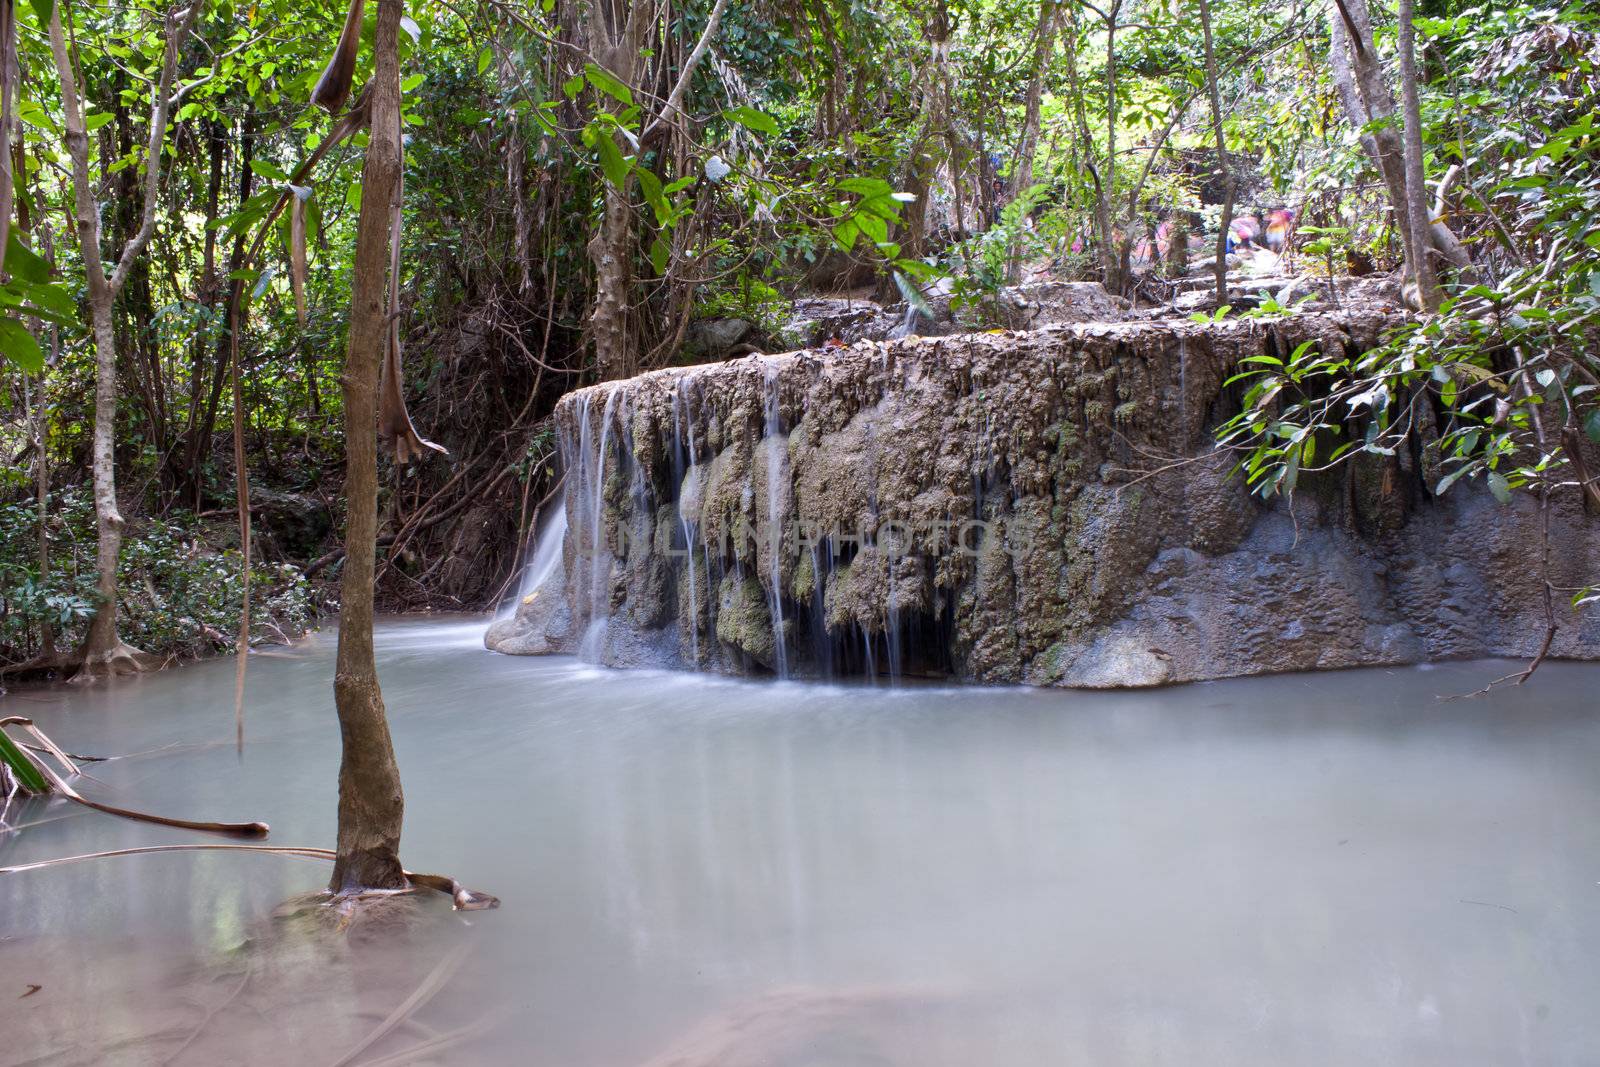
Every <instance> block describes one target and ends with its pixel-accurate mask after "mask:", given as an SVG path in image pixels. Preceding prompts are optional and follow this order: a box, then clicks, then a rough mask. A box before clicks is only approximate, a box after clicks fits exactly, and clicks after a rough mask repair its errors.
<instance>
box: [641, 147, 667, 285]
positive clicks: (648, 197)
mask: <svg viewBox="0 0 1600 1067" xmlns="http://www.w3.org/2000/svg"><path fill="white" fill-rule="evenodd" d="M635 173H636V175H637V176H638V178H639V191H640V192H642V193H644V199H645V203H647V204H649V205H650V209H651V210H652V211H654V212H655V213H656V224H657V225H660V226H667V225H670V222H669V220H670V219H671V218H672V207H671V205H669V204H668V203H667V200H666V197H664V196H662V195H661V179H660V178H657V177H656V176H655V174H653V173H652V172H651V171H649V170H648V169H646V168H644V167H639V168H638V169H637V170H636V171H635ZM658 273H659V272H658Z"/></svg>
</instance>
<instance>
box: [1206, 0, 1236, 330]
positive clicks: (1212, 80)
mask: <svg viewBox="0 0 1600 1067" xmlns="http://www.w3.org/2000/svg"><path fill="white" fill-rule="evenodd" d="M1200 30H1201V32H1202V34H1203V35H1204V37H1205V44H1206V95H1207V96H1208V97H1210V99H1211V126H1212V128H1213V129H1214V130H1215V131H1216V134H1217V170H1218V171H1219V172H1221V174H1222V218H1221V220H1220V223H1221V226H1220V228H1219V229H1218V231H1217V259H1216V264H1215V265H1214V266H1213V267H1212V268H1211V269H1212V271H1213V273H1214V274H1215V275H1216V279H1217V306H1218V307H1221V306H1222V305H1224V304H1226V303H1227V302H1228V228H1229V227H1230V226H1232V225H1233V171H1232V168H1230V167H1229V166H1228V139H1227V137H1226V136H1225V135H1224V134H1223V132H1222V93H1221V91H1220V90H1219V89H1218V88H1217V53H1216V50H1215V48H1214V47H1213V46H1212V41H1211V3H1210V0H1200Z"/></svg>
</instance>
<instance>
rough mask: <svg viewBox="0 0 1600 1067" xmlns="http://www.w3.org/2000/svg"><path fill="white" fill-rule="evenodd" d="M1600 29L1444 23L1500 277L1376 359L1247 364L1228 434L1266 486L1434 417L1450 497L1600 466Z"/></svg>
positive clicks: (1559, 15)
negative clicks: (1598, 116)
mask: <svg viewBox="0 0 1600 1067" xmlns="http://www.w3.org/2000/svg"><path fill="white" fill-rule="evenodd" d="M1596 28H1597V19H1596V16H1594V15H1593V14H1591V13H1588V12H1584V11H1580V10H1579V9H1578V8H1569V9H1568V10H1566V11H1564V12H1555V11H1535V10H1533V9H1527V8H1518V9H1515V10H1511V11H1494V10H1490V9H1486V8H1476V9H1472V10H1471V11H1469V12H1466V13H1464V14H1463V15H1462V16H1461V17H1460V18H1456V19H1451V20H1437V21H1431V22H1429V23H1428V24H1427V26H1426V27H1425V30H1426V32H1428V33H1429V34H1431V35H1432V36H1433V37H1434V38H1435V40H1436V43H1437V45H1438V46H1439V47H1440V49H1441V50H1442V51H1445V52H1446V54H1448V55H1449V56H1450V57H1451V64H1450V66H1449V67H1448V68H1447V69H1446V70H1445V71H1443V72H1442V73H1441V76H1440V77H1439V78H1438V79H1437V81H1438V82H1442V83H1443V84H1444V85H1445V86H1448V87H1449V89H1450V93H1451V95H1450V108H1449V110H1448V112H1446V114H1447V115H1448V123H1449V125H1448V127H1447V129H1446V130H1442V131H1440V132H1439V134H1438V137H1439V140H1440V141H1441V142H1442V143H1443V144H1445V145H1446V146H1448V147H1447V154H1453V155H1455V156H1456V157H1457V159H1458V161H1459V163H1460V165H1462V166H1463V167H1464V168H1466V169H1467V171H1468V173H1470V174H1472V175H1474V176H1475V177H1473V178H1472V179H1470V180H1471V183H1472V184H1471V188H1470V190H1469V197H1470V202H1472V203H1473V204H1474V205H1475V206H1476V207H1478V208H1479V209H1480V210H1482V211H1483V212H1484V214H1485V215H1486V216H1487V218H1488V221H1489V223H1490V226H1489V227H1488V229H1489V232H1490V233H1491V234H1493V235H1494V239H1495V240H1496V241H1497V242H1498V243H1499V244H1500V246H1501V247H1500V249H1499V253H1498V254H1495V255H1488V256H1485V257H1484V261H1483V262H1484V266H1485V268H1486V269H1487V271H1488V272H1489V273H1490V274H1491V275H1492V276H1493V279H1492V283H1491V281H1489V280H1485V281H1480V282H1478V283H1477V284H1471V285H1463V286H1459V287H1457V289H1456V291H1455V292H1453V293H1451V295H1450V298H1449V299H1448V300H1447V301H1446V303H1445V305H1444V307H1443V308H1442V309H1441V312H1440V314H1439V315H1437V316H1435V317H1432V318H1430V319H1428V320H1427V321H1425V322H1422V323H1419V324H1417V325H1415V326H1411V327H1408V328H1406V329H1403V330H1400V331H1397V332H1396V334H1395V335H1394V336H1393V337H1392V338H1391V339H1390V340H1389V341H1388V342H1387V343H1385V344H1383V345H1381V346H1379V347H1378V348H1376V349H1374V350H1373V351H1371V352H1367V353H1364V354H1362V355H1360V356H1355V357H1347V356H1342V355H1338V354H1329V353H1322V352H1320V351H1317V350H1315V349H1313V348H1307V347H1306V346H1302V347H1301V349H1300V350H1297V351H1296V352H1294V353H1293V354H1292V355H1291V357H1290V358H1289V359H1288V360H1287V361H1282V362H1280V361H1278V360H1275V359H1271V358H1269V357H1255V359H1254V360H1252V361H1248V362H1251V363H1252V366H1251V367H1250V368H1249V369H1247V370H1245V371H1243V372H1242V373H1241V374H1239V375H1237V376H1236V378H1235V379H1234V380H1236V381H1246V382H1248V383H1249V388H1248V390H1247V392H1246V393H1245V397H1244V403H1243V405H1242V410H1241V411H1240V413H1239V414H1238V415H1237V416H1236V417H1235V418H1233V419H1232V420H1230V421H1229V422H1228V423H1226V424H1225V425H1224V426H1223V427H1222V428H1221V429H1220V431H1219V439H1220V440H1221V441H1222V442H1223V443H1224V444H1227V445H1230V446H1233V447H1237V448H1240V449H1243V450H1244V452H1245V456H1246V458H1245V460H1244V462H1243V468H1244V470H1245V472H1246V476H1247V478H1248V480H1249V482H1250V484H1251V485H1252V486H1253V487H1254V488H1255V489H1256V490H1257V491H1259V492H1262V493H1265V494H1271V493H1275V492H1289V491H1292V490H1293V488H1294V486H1295V484H1296V481H1297V478H1298V474H1299V472H1300V471H1302V470H1311V469H1313V466H1314V462H1315V460H1316V453H1317V451H1318V444H1317V442H1318V441H1319V440H1321V441H1323V442H1324V443H1325V445H1324V447H1326V448H1327V449H1328V451H1327V453H1326V457H1325V458H1324V459H1323V460H1322V461H1321V466H1322V469H1326V468H1327V467H1330V466H1333V465H1335V464H1337V463H1339V462H1341V461H1342V460H1344V459H1347V458H1348V457H1350V456H1352V455H1355V454H1358V453H1362V452H1366V453H1373V454H1377V455H1383V456H1390V455H1394V454H1395V452H1396V450H1397V449H1399V448H1400V447H1402V446H1403V445H1404V444H1405V443H1406V442H1408V441H1409V440H1411V439H1412V438H1413V436H1414V435H1418V434H1420V433H1422V432H1423V430H1424V428H1429V432H1428V433H1427V434H1425V435H1424V436H1423V440H1422V443H1423V444H1424V445H1425V446H1426V448H1427V449H1428V450H1429V455H1430V456H1431V457H1432V458H1433V459H1435V460H1436V461H1437V463H1438V469H1439V471H1440V474H1439V476H1438V477H1437V478H1436V479H1435V480H1434V481H1433V483H1432V484H1431V485H1430V486H1429V488H1430V489H1431V490H1432V491H1433V492H1434V493H1435V494H1443V493H1445V492H1447V491H1448V490H1449V489H1450V487H1451V486H1453V485H1454V484H1455V483H1456V482H1458V481H1461V480H1463V479H1475V478H1482V479H1483V482H1484V484H1485V485H1486V486H1487V488H1488V489H1489V490H1490V492H1492V493H1493V494H1494V496H1495V497H1496V498H1497V499H1499V500H1501V501H1502V502H1507V501H1509V500H1510V499H1511V494H1512V492H1513V491H1514V490H1518V489H1531V490H1534V491H1537V492H1540V493H1544V492H1549V491H1551V490H1553V489H1555V488H1557V487H1560V486H1562V485H1571V484H1573V482H1574V476H1575V475H1576V476H1577V478H1579V479H1582V478H1584V477H1585V470H1586V467H1585V465H1584V458H1583V456H1582V455H1581V448H1582V442H1583V441H1584V440H1585V439H1587V440H1589V441H1596V440H1600V358H1597V356H1596V349H1595V347H1594V337H1595V331H1596V330H1597V328H1600V236H1596V231H1595V228H1594V227H1595V220H1596V218H1597V217H1600V166H1597V164H1600V130H1597V129H1596V127H1595V109H1596V105H1597V104H1600V59H1597V57H1600V48H1597V45H1600V34H1597V33H1596ZM1533 71H1542V72H1544V73H1545V74H1547V75H1548V74H1550V73H1551V72H1552V71H1558V72H1559V75H1558V81H1560V82H1561V83H1562V84H1563V91H1562V92H1560V93H1552V94H1547V95H1545V96H1543V97H1540V98H1539V99H1538V100H1536V101H1534V100H1530V99H1529V98H1528V97H1527V96H1526V95H1524V94H1521V93H1519V92H1517V91H1516V87H1517V86H1519V85H1521V84H1523V83H1524V81H1523V80H1524V79H1526V78H1527V77H1528V76H1529V74H1530V73H1531V72H1533ZM1439 113H1440V112H1439V110H1438V109H1436V110H1435V114H1436V115H1437V114H1439ZM1441 120H1443V119H1441ZM1487 236H1488V234H1486V237H1487ZM1435 426H1436V427H1437V428H1438V429H1437V430H1436V431H1433V430H1432V429H1431V428H1432V427H1435ZM1583 595H1584V594H1580V598H1581V597H1582V596H1583Z"/></svg>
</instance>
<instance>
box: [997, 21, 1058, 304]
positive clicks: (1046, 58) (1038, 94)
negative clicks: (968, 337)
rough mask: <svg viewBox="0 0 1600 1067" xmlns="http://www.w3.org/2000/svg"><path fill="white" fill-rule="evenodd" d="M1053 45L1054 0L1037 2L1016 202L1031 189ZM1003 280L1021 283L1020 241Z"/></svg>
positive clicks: (1013, 185) (1015, 170)
mask: <svg viewBox="0 0 1600 1067" xmlns="http://www.w3.org/2000/svg"><path fill="white" fill-rule="evenodd" d="M1055 43H1056V3H1055V0H1039V32H1038V36H1037V40H1036V43H1035V45H1034V50H1033V74H1032V76H1031V77H1029V79H1028V97H1027V101H1026V103H1025V104H1024V105H1023V109H1022V137H1021V138H1020V139H1019V140H1018V141H1017V162H1016V166H1014V167H1012V168H1011V174H1012V182H1011V198H1012V199H1013V200H1015V199H1016V198H1017V197H1019V196H1022V195H1023V194H1024V193H1026V192H1027V191H1028V190H1029V189H1030V188H1032V187H1033V162H1034V160H1033V157H1034V156H1035V155H1036V154H1037V153H1038V151H1039V111H1040V105H1041V103H1042V101H1043V99H1044V79H1045V74H1046V73H1047V72H1048V70H1049V67H1050V53H1051V52H1052V51H1053V50H1054V48H1055ZM1006 280H1007V281H1009V282H1010V283H1011V284H1012V285H1016V284H1017V283H1018V282H1020V281H1021V280H1022V246H1021V240H1020V238H1019V239H1018V240H1017V241H1014V242H1013V243H1012V247H1011V256H1010V262H1009V263H1008V264H1007V266H1006Z"/></svg>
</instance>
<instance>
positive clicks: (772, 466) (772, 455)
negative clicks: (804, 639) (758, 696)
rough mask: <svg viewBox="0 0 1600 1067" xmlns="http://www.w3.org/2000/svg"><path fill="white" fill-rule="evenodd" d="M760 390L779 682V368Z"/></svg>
mask: <svg viewBox="0 0 1600 1067" xmlns="http://www.w3.org/2000/svg"><path fill="white" fill-rule="evenodd" d="M763 389H764V392H765V408H766V419H767V426H766V430H767V435H766V453H767V538H766V540H767V557H768V559H769V560H770V561H771V568H770V569H771V574H770V575H769V577H770V578H771V579H772V588H771V589H770V590H769V591H768V593H767V605H768V611H769V614H770V615H771V617H772V648H773V653H772V655H773V667H774V669H775V670H776V671H777V672H778V677H779V678H787V677H789V652H788V649H787V647H786V646H785V643H784V633H783V525H784V523H783V519H784V515H783V486H784V483H785V481H786V480H787V477H788V470H787V468H788V464H787V463H786V462H785V459H786V456H785V452H786V449H785V447H784V446H785V444H786V442H785V439H784V438H783V437H782V430H783V425H782V413H781V412H780V410H779V403H778V368H777V365H776V364H769V365H768V366H767V369H766V375H765V378H764V385H763Z"/></svg>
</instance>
